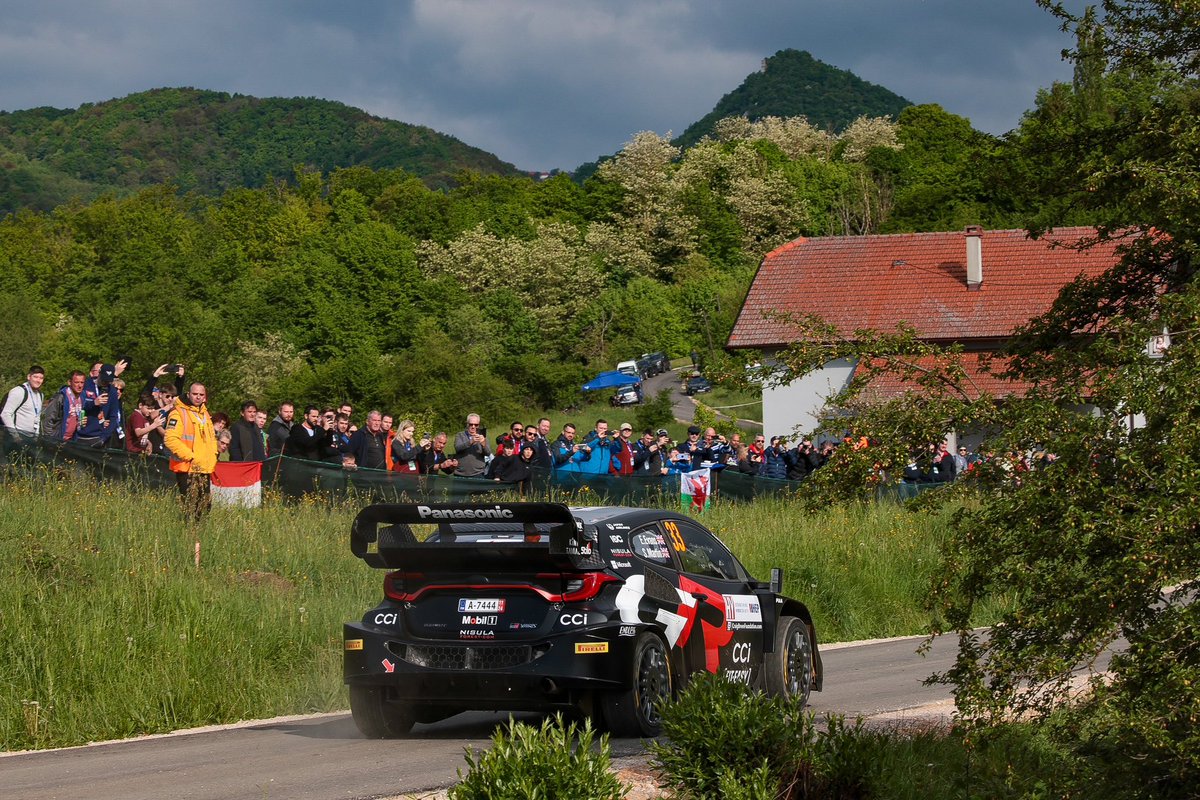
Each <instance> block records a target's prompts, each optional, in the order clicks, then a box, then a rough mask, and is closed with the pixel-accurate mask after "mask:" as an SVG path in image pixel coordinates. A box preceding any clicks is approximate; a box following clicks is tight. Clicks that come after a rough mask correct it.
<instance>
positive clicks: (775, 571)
mask: <svg viewBox="0 0 1200 800" xmlns="http://www.w3.org/2000/svg"><path fill="white" fill-rule="evenodd" d="M770 586H771V592H772V593H773V594H783V567H771V584H770Z"/></svg>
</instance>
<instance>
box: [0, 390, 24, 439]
mask: <svg viewBox="0 0 1200 800" xmlns="http://www.w3.org/2000/svg"><path fill="white" fill-rule="evenodd" d="M19 388H20V389H21V391H22V392H23V393H24V397H22V398H21V402H19V403H17V407H16V408H14V409H13V410H12V413H13V419H14V420H15V419H16V418H17V412H18V411H20V410H21V406H23V405H25V404H26V403H27V402H29V389H27V388H26V387H25V384H21V386H20V387H19ZM7 407H8V396H7V395H5V397H4V402H3V403H0V428H3V427H4V410H5V409H6V408H7Z"/></svg>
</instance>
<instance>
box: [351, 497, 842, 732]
mask: <svg viewBox="0 0 1200 800" xmlns="http://www.w3.org/2000/svg"><path fill="white" fill-rule="evenodd" d="M350 549H351V551H352V552H353V553H354V554H355V555H356V556H358V557H359V558H361V559H362V560H363V561H365V562H366V563H367V564H368V565H370V566H372V567H375V568H378V569H383V570H386V575H385V576H384V578H383V598H382V600H381V601H380V603H379V604H378V605H377V606H375V607H374V608H372V609H370V610H369V611H367V612H366V613H365V614H363V615H362V617H361V618H360V619H358V620H355V621H354V622H348V623H346V624H345V626H344V629H343V637H344V638H343V642H344V653H343V676H344V679H345V682H346V684H347V685H348V686H349V689H350V709H351V712H352V714H353V716H354V722H355V724H356V725H357V726H358V728H359V730H360V731H362V733H363V734H364V735H366V736H368V737H371V738H388V737H397V736H404V735H406V734H407V733H408V732H409V730H410V729H411V728H412V726H413V724H414V723H427V722H435V721H437V720H439V719H443V718H445V717H448V716H451V715H453V714H457V713H459V712H461V711H467V710H477V709H493V710H502V711H507V710H514V711H515V710H526V711H564V712H567V713H583V714H588V715H590V716H592V717H593V718H594V719H595V720H596V722H597V723H598V724H599V725H602V726H603V727H605V728H607V729H608V730H610V731H612V733H613V734H615V735H617V736H638V737H649V736H657V735H658V734H659V732H660V730H661V718H660V716H659V711H660V708H659V705H660V701H662V700H665V699H669V698H671V697H673V696H675V695H676V694H678V692H680V691H681V690H682V689H683V688H684V687H685V686H686V685H687V683H688V680H689V678H690V676H691V675H693V674H694V673H697V672H709V673H715V674H719V675H723V676H724V677H725V678H726V679H727V680H730V681H734V682H737V683H740V684H742V685H744V686H746V687H748V688H750V689H757V690H762V691H766V692H768V693H770V694H773V695H776V696H781V697H794V698H796V699H797V700H799V701H800V703H801V704H803V703H804V702H806V701H807V699H808V696H809V692H810V691H812V690H816V691H819V690H820V689H821V683H822V670H821V657H820V655H819V652H818V650H817V637H816V630H815V628H814V626H813V620H812V615H811V614H810V613H809V610H808V609H807V608H806V607H805V605H804V604H803V603H802V602H800V601H799V600H795V599H792V598H790V597H787V596H785V595H784V594H783V593H782V592H783V571H782V570H781V569H778V568H776V569H772V570H771V579H770V581H769V582H767V581H759V580H756V579H755V578H754V577H753V576H751V575H750V573H749V572H747V571H746V568H745V567H744V566H742V564H741V563H740V562H739V561H738V560H737V558H736V557H735V556H734V555H733V553H731V552H730V551H729V549H728V548H727V547H726V546H725V545H724V544H723V543H722V542H721V541H720V540H719V539H718V538H717V537H716V536H714V535H713V533H712V532H711V531H709V530H708V529H707V528H705V527H704V526H703V525H701V524H700V523H699V522H697V521H696V520H694V519H691V518H690V517H688V516H686V515H684V514H681V513H679V512H674V511H667V510H664V509H640V508H617V507H606V508H570V507H567V506H564V505H558V504H553V503H491V502H488V503H483V502H482V501H481V502H477V503H466V504H459V503H444V504H439V503H428V504H378V505H372V506H368V507H367V508H365V509H363V510H362V511H361V512H360V513H359V514H358V516H357V517H356V518H355V520H354V524H353V526H352V527H351V531H350Z"/></svg>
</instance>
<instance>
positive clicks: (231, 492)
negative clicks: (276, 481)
mask: <svg viewBox="0 0 1200 800" xmlns="http://www.w3.org/2000/svg"><path fill="white" fill-rule="evenodd" d="M212 498H213V503H214V504H216V505H219V506H245V507H246V508H257V507H258V506H260V505H262V462H261V461H218V462H217V468H216V469H215V470H213V474H212Z"/></svg>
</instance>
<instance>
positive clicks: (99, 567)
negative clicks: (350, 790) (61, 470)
mask: <svg viewBox="0 0 1200 800" xmlns="http://www.w3.org/2000/svg"><path fill="white" fill-rule="evenodd" d="M2 491H3V500H4V502H3V504H2V505H0V663H2V664H3V665H4V666H3V673H2V676H3V677H2V680H0V747H2V748H3V749H9V750H11V749H21V748H28V747H45V746H56V745H66V744H80V743H83V742H87V741H91V740H101V739H111V738H117V737H122V736H128V735H132V734H140V733H153V732H161V731H168V730H173V729H178V728H182V727H188V726H193V725H202V724H210V723H220V722H230V721H235V720H239V719H245V718H254V717H263V716H271V715H275V714H280V713H292V712H307V711H319V710H330V709H337V708H342V707H344V706H345V698H344V696H343V690H342V687H341V679H340V668H341V628H340V626H341V623H342V621H343V620H346V619H350V618H353V617H356V616H357V615H358V614H360V613H361V612H362V611H363V610H364V609H366V608H367V607H369V606H370V605H371V604H373V603H374V602H375V601H377V599H378V597H379V596H380V594H381V588H380V587H381V584H380V580H379V575H378V574H377V573H376V574H373V571H372V570H370V569H367V568H365V567H364V566H363V565H362V563H361V562H359V561H358V560H357V559H355V558H354V557H353V556H351V555H350V553H349V549H348V547H347V545H346V541H347V531H348V525H349V521H350V518H351V516H350V513H349V511H348V509H332V508H328V507H321V506H317V505H298V506H297V505H292V506H288V505H281V504H278V503H272V504H271V505H270V506H269V507H267V508H263V509H258V510H248V509H219V508H218V509H214V510H213V512H212V514H211V515H210V516H209V517H208V518H207V519H206V521H205V522H203V523H202V524H201V526H200V527H199V528H198V529H197V530H195V531H191V530H189V529H188V528H187V527H186V526H185V525H184V524H183V521H182V516H181V515H180V514H179V512H178V511H177V509H176V505H175V502H174V497H172V496H171V495H170V494H167V493H162V492H151V491H142V492H138V491H134V490H131V489H129V488H126V487H123V486H120V485H113V484H106V485H103V486H100V487H96V486H91V485H88V484H86V483H84V482H82V481H80V480H79V479H69V480H63V481H58V480H47V481H45V482H40V483H38V482H17V483H9V484H6V485H5V486H4V487H3V489H2ZM196 541H199V542H200V543H201V566H200V568H199V569H197V568H196V567H195V566H194V563H193V562H194V543H195V542H196Z"/></svg>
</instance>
